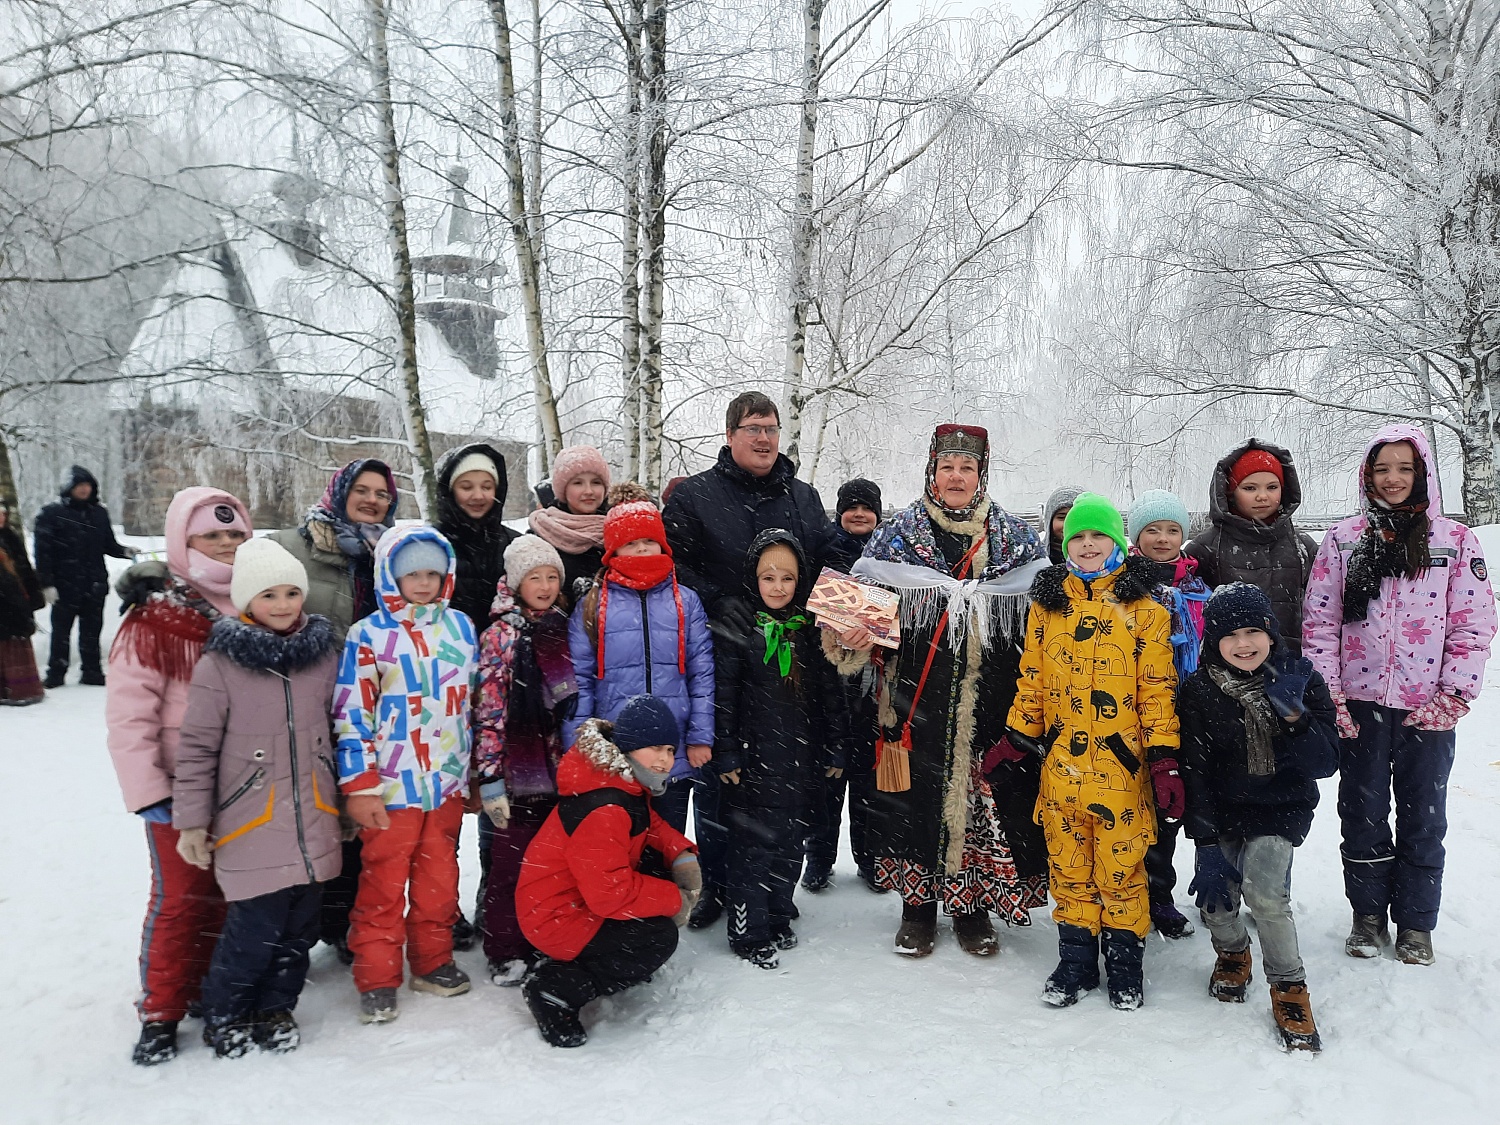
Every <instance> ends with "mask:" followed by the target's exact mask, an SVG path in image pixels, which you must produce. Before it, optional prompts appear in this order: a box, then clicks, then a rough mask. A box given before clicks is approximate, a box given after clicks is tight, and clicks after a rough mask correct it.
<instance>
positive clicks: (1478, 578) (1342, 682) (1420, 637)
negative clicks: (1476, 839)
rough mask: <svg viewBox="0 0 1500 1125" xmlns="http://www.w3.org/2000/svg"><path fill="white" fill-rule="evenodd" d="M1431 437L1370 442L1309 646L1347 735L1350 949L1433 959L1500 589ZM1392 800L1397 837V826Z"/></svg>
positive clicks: (1344, 817) (1311, 613) (1344, 799)
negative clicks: (1459, 765)
mask: <svg viewBox="0 0 1500 1125" xmlns="http://www.w3.org/2000/svg"><path fill="white" fill-rule="evenodd" d="M1432 464H1433V460H1432V451H1431V449H1429V447H1428V444H1427V437H1426V435H1425V434H1424V433H1423V432H1422V430H1420V429H1419V428H1417V427H1416V426H1411V425H1407V424H1403V423H1397V424H1392V425H1388V426H1385V427H1384V428H1383V429H1381V430H1380V432H1379V433H1377V434H1376V435H1375V437H1374V438H1373V439H1372V440H1371V442H1370V444H1369V446H1368V448H1367V449H1366V451H1365V457H1364V460H1363V462H1362V465H1361V470H1360V483H1361V486H1362V490H1363V494H1364V501H1363V504H1362V507H1363V509H1364V510H1363V512H1362V513H1361V514H1359V515H1355V516H1350V517H1349V518H1348V519H1346V520H1344V521H1342V522H1341V523H1339V524H1337V525H1335V526H1334V527H1333V528H1332V530H1330V531H1329V532H1328V533H1327V535H1325V536H1324V538H1323V543H1322V546H1321V547H1320V548H1319V549H1318V554H1317V557H1316V558H1315V559H1314V561H1313V568H1312V579H1311V581H1310V583H1309V585H1308V589H1307V596H1306V599H1305V601H1304V603H1303V616H1302V650H1303V654H1304V655H1306V656H1307V657H1308V658H1309V659H1310V660H1311V661H1312V664H1313V667H1314V668H1316V669H1317V670H1318V672H1319V673H1320V674H1321V675H1322V676H1323V679H1324V680H1326V681H1327V683H1328V688H1329V691H1330V693H1331V694H1332V696H1333V700H1334V705H1335V707H1336V709H1337V713H1338V725H1339V735H1340V763H1339V770H1340V780H1339V816H1340V820H1341V822H1342V827H1343V857H1344V886H1345V891H1346V893H1347V894H1348V896H1349V901H1350V904H1351V905H1352V906H1353V908H1354V925H1353V929H1352V930H1351V932H1350V935H1349V938H1348V940H1347V941H1346V942H1345V951H1346V952H1348V953H1349V954H1350V955H1351V956H1354V957H1374V956H1376V955H1378V954H1379V952H1380V950H1381V948H1382V947H1383V946H1384V945H1385V944H1387V943H1388V941H1389V936H1388V932H1387V928H1386V919H1387V914H1389V915H1390V917H1391V919H1392V920H1393V921H1394V922H1395V923H1396V928H1397V934H1396V952H1397V955H1398V956H1399V957H1400V958H1401V959H1402V960H1404V961H1408V962H1410V963H1414V964H1430V963H1431V961H1432V940H1431V931H1432V929H1433V927H1434V926H1435V925H1436V924H1437V914H1438V903H1439V898H1440V894H1441V889H1442V874H1443V858H1444V851H1443V836H1444V833H1445V832H1446V830H1447V819H1446V803H1447V783H1448V771H1449V769H1450V768H1451V767H1452V764H1453V753H1454V743H1455V736H1454V728H1455V727H1456V726H1457V725H1458V720H1459V719H1460V718H1462V717H1463V715H1464V714H1465V713H1466V712H1467V711H1468V709H1469V704H1470V703H1471V702H1472V701H1473V700H1474V698H1475V697H1476V696H1477V695H1478V694H1479V689H1480V686H1481V684H1482V683H1483V681H1484V666H1485V662H1486V661H1487V659H1488V658H1489V647H1490V641H1491V640H1492V639H1493V638H1494V636H1495V628H1496V613H1495V597H1494V593H1493V592H1492V591H1491V589H1490V582H1489V574H1488V572H1487V571H1486V569H1485V562H1484V556H1483V553H1482V551H1481V549H1480V545H1479V540H1478V538H1477V537H1476V536H1475V535H1474V533H1473V532H1472V531H1470V530H1469V529H1468V528H1467V527H1465V526H1463V525H1462V524H1460V523H1458V522H1456V521H1455V520H1451V519H1448V518H1447V517H1446V516H1444V515H1442V497H1441V496H1440V494H1439V491H1438V482H1437V479H1436V477H1435V476H1434V475H1433V473H1432V472H1431V469H1430V467H1431V465H1432ZM1392 792H1394V795H1395V801H1396V809H1397V825H1398V830H1397V833H1396V837H1395V838H1394V840H1393V838H1392V834H1391V829H1390V824H1389V819H1390V805H1391V796H1392Z"/></svg>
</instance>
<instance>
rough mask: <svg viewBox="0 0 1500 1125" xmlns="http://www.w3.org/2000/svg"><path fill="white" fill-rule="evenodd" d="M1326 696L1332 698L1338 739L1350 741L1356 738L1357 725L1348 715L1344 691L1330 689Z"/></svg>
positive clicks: (1337, 688) (1339, 688) (1341, 689)
mask: <svg viewBox="0 0 1500 1125" xmlns="http://www.w3.org/2000/svg"><path fill="white" fill-rule="evenodd" d="M1328 694H1329V695H1331V696H1333V719H1334V725H1335V726H1337V727H1338V731H1339V737H1340V738H1347V739H1351V740H1352V739H1356V738H1358V737H1359V724H1358V723H1356V722H1355V721H1354V716H1353V715H1351V714H1349V701H1348V700H1347V699H1345V698H1344V689H1343V688H1341V687H1335V688H1330V689H1329V692H1328Z"/></svg>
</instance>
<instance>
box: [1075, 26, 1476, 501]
mask: <svg viewBox="0 0 1500 1125" xmlns="http://www.w3.org/2000/svg"><path fill="white" fill-rule="evenodd" d="M1107 10H1108V14H1109V16H1110V17H1111V18H1112V19H1113V21H1115V26H1116V27H1118V28H1120V29H1121V30H1123V31H1125V32H1127V33H1129V35H1127V36H1125V37H1117V38H1116V40H1115V45H1114V46H1113V47H1112V48H1111V49H1110V50H1109V51H1107V52H1104V51H1101V52H1100V53H1099V54H1098V55H1097V56H1095V58H1096V61H1098V62H1100V63H1102V64H1104V65H1105V66H1108V67H1109V68H1110V72H1111V73H1112V74H1113V76H1114V82H1115V85H1114V89H1115V91H1116V93H1117V97H1115V98H1113V99H1112V100H1111V101H1110V102H1109V103H1107V104H1106V105H1105V106H1104V107H1103V108H1102V110H1100V111H1099V112H1098V113H1097V114H1095V115H1094V116H1093V118H1092V120H1091V122H1090V124H1091V125H1092V126H1095V127H1098V128H1100V129H1101V132H1099V133H1097V134H1095V135H1096V136H1098V137H1099V138H1101V139H1100V141H1099V148H1098V156H1099V158H1100V159H1101V160H1102V161H1104V162H1105V163H1107V164H1109V165H1112V166H1115V167H1118V168H1122V169H1127V170H1130V171H1132V172H1143V173H1149V174H1151V175H1153V176H1158V177H1161V178H1162V180H1163V185H1162V188H1161V190H1162V192H1163V194H1164V196H1166V197H1167V198H1170V199H1171V200H1173V201H1174V202H1175V204H1176V207H1175V214H1174V215H1173V216H1172V217H1171V221H1170V222H1169V224H1168V225H1164V226H1162V227H1161V228H1160V229H1159V232H1158V233H1159V236H1160V237H1159V239H1158V240H1157V243H1156V245H1155V247H1154V248H1153V251H1152V252H1153V253H1154V254H1156V255H1157V257H1158V259H1159V260H1160V261H1161V262H1162V263H1163V264H1165V265H1166V266H1168V267H1169V271H1168V272H1169V275H1170V277H1171V278H1172V279H1173V280H1174V281H1175V283H1176V284H1175V297H1174V299H1175V300H1176V301H1177V302H1178V303H1179V307H1180V308H1182V309H1184V310H1190V311H1195V312H1196V313H1197V314H1199V315H1200V316H1201V317H1205V318H1206V317H1212V316H1214V315H1217V314H1218V313H1219V312H1221V311H1223V310H1233V311H1234V312H1236V313H1237V314H1238V316H1239V318H1240V320H1241V322H1242V323H1243V325H1244V326H1245V327H1246V328H1247V332H1246V334H1245V336H1244V341H1245V343H1246V345H1247V346H1246V348H1245V349H1243V350H1242V351H1240V352H1239V353H1238V354H1237V355H1235V356H1233V357H1231V362H1229V363H1227V364H1225V365H1223V366H1218V367H1205V368H1198V369H1191V368H1171V369H1168V370H1164V371H1161V372H1160V373H1159V376H1158V377H1155V378H1153V379H1151V380H1150V381H1148V382H1146V383H1145V384H1143V385H1142V386H1141V387H1140V388H1139V390H1140V393H1144V394H1149V395H1153V396H1162V395H1171V396H1185V397H1188V398H1200V399H1204V400H1206V401H1214V402H1223V401H1228V400H1232V399H1235V398H1240V397H1246V396H1249V397H1252V398H1257V399H1260V400H1265V399H1267V398H1281V399H1295V400H1297V401H1299V402H1301V403H1304V404H1307V405H1308V406H1310V407H1312V408H1315V409H1316V410H1320V411H1323V412H1326V413H1333V414H1338V415H1342V416H1344V417H1346V418H1347V417H1348V416H1350V415H1353V416H1356V417H1365V418H1368V419H1370V420H1371V422H1372V424H1373V423H1374V422H1378V421H1379V420H1380V419H1381V418H1382V417H1400V418H1414V419H1416V420H1417V421H1419V422H1421V423H1423V424H1426V425H1429V426H1432V427H1434V428H1435V429H1436V430H1437V431H1438V432H1440V433H1447V434H1448V435H1450V436H1451V437H1452V439H1453V440H1454V442H1455V444H1456V445H1457V447H1458V449H1459V452H1460V456H1461V459H1462V463H1463V469H1464V484H1463V503H1464V510H1465V512H1466V513H1467V515H1468V517H1469V519H1471V520H1473V521H1477V522H1485V523H1488V522H1494V521H1495V520H1497V519H1500V499H1497V482H1496V467H1497V459H1496V449H1497V442H1500V430H1497V422H1500V419H1497V415H1496V410H1495V395H1496V392H1497V391H1500V349H1497V344H1500V319H1497V315H1496V309H1497V307H1500V83H1497V73H1500V72H1497V61H1500V57H1497V51H1500V42H1497V36H1496V29H1497V21H1500V8H1497V7H1496V6H1495V5H1493V4H1490V3H1485V2H1482V0H1372V2H1371V3H1369V4H1360V3H1355V2H1353V0H1277V2H1275V3H1270V4H1266V5H1262V6H1259V7H1255V8H1246V7H1245V6H1243V5H1240V4H1234V3H1209V4H1207V5H1204V4H1199V3H1194V4H1187V3H1181V2H1178V0H1162V2H1156V3H1136V2H1127V3H1114V4H1111V5H1109V6H1108V8H1107ZM1188 330H1193V329H1192V328H1189V329H1188Z"/></svg>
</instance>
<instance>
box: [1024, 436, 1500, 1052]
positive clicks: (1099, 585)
mask: <svg viewBox="0 0 1500 1125" xmlns="http://www.w3.org/2000/svg"><path fill="white" fill-rule="evenodd" d="M1432 467H1433V461H1432V454H1431V451H1430V449H1429V448H1428V445H1427V442H1426V439H1425V435H1424V434H1423V433H1422V432H1421V430H1419V429H1417V428H1415V427H1412V426H1408V425H1392V426H1387V427H1385V428H1384V429H1382V430H1381V431H1380V432H1379V433H1378V434H1377V435H1376V436H1375V437H1374V438H1373V439H1372V441H1371V442H1370V444H1369V446H1368V448H1367V449H1366V452H1365V456H1364V458H1363V460H1362V462H1361V469H1360V483H1361V488H1362V492H1363V497H1364V503H1363V504H1362V509H1363V510H1362V512H1361V513H1360V514H1358V515H1355V516H1351V517H1349V518H1348V519H1346V520H1344V521H1342V522H1341V523H1339V524H1337V525H1336V526H1335V527H1334V528H1332V529H1331V530H1330V531H1329V532H1328V533H1327V535H1326V536H1325V537H1324V539H1323V542H1322V545H1321V546H1318V545H1316V544H1314V543H1313V541H1312V540H1311V539H1310V538H1309V537H1308V536H1307V535H1306V534H1305V533H1301V532H1298V531H1297V530H1296V529H1295V528H1294V527H1293V525H1292V522H1291V515H1292V512H1293V511H1294V510H1295V508H1296V505H1297V503H1298V501H1299V500H1300V489H1299V487H1298V483H1297V477H1296V471H1295V468H1294V467H1293V465H1292V462H1291V458H1290V456H1289V455H1288V454H1287V452H1286V451H1285V450H1282V449H1279V448H1277V447H1275V446H1272V445H1269V444H1266V443H1263V442H1258V441H1252V442H1250V443H1248V444H1247V445H1246V446H1244V447H1242V448H1240V449H1238V450H1236V451H1235V452H1233V453H1231V454H1230V455H1229V456H1228V457H1226V458H1225V459H1224V460H1223V461H1222V462H1220V464H1219V467H1218V469H1217V471H1216V474H1215V483H1214V487H1213V492H1212V496H1211V508H1210V519H1211V527H1210V529H1209V530H1208V532H1207V533H1206V534H1204V535H1202V536H1200V537H1198V538H1196V539H1194V540H1193V541H1192V542H1190V543H1186V544H1185V543H1184V542H1183V540H1184V538H1185V535H1186V532H1187V531H1188V530H1189V528H1188V514H1187V512H1186V510H1185V508H1184V507H1183V505H1182V504H1181V502H1180V501H1178V500H1177V498H1176V497H1174V496H1172V495H1171V494H1169V493H1164V492H1147V493H1145V494H1143V495H1142V496H1140V497H1139V498H1138V499H1137V501H1136V502H1135V504H1134V505H1133V506H1132V507H1131V509H1130V511H1129V516H1128V536H1127V525H1126V521H1125V520H1124V519H1122V518H1121V515H1120V513H1119V512H1118V511H1117V510H1116V509H1114V508H1113V507H1112V506H1111V505H1110V504H1109V502H1108V501H1107V500H1105V499H1104V498H1103V497H1101V496H1097V495H1094V494H1089V493H1080V492H1078V490H1071V489H1070V490H1061V491H1060V492H1059V493H1056V494H1054V495H1053V497H1052V498H1051V499H1049V501H1048V505H1047V507H1046V508H1045V509H1044V511H1043V522H1044V526H1045V527H1046V528H1047V529H1048V531H1049V532H1050V535H1051V543H1050V546H1051V555H1052V559H1053V561H1054V564H1055V565H1053V566H1052V567H1051V568H1049V569H1048V570H1045V571H1043V572H1042V573H1041V575H1039V576H1038V578H1037V580H1036V583H1035V585H1034V586H1033V589H1032V599H1033V602H1032V611H1031V617H1030V620H1029V622H1028V627H1027V633H1026V639H1025V654H1024V656H1023V660H1022V675H1021V683H1020V688H1019V691H1018V693H1017V697H1016V702H1015V704H1014V706H1013V708H1012V710H1011V715H1010V719H1009V730H1008V732H1007V743H1008V745H1006V746H1003V747H1001V748H999V753H997V754H996V755H995V757H996V758H997V759H998V760H999V761H1001V762H1002V763H1003V762H1005V761H1020V760H1024V757H1025V755H1026V754H1027V753H1034V754H1037V755H1040V756H1041V757H1042V758H1043V762H1044V766H1043V772H1042V782H1041V789H1040V794H1039V798H1038V802H1037V818H1038V821H1039V823H1041V824H1042V826H1043V828H1044V830H1045V833H1046V837H1047V844H1048V851H1049V856H1050V881H1051V891H1052V896H1053V898H1054V900H1055V902H1056V904H1057V905H1056V909H1055V910H1054V917H1055V918H1056V920H1057V922H1058V945H1059V958H1060V959H1059V964H1058V967H1057V969H1056V970H1055V971H1054V972H1053V973H1052V975H1051V976H1050V977H1049V978H1048V980H1047V983H1046V986H1045V988H1044V991H1043V999H1044V1000H1045V1001H1046V1002H1047V1003H1049V1004H1053V1005H1057V1006H1067V1005H1070V1004H1073V1003H1075V1002H1076V1001H1077V999H1078V998H1079V995H1080V993H1082V992H1085V991H1087V990H1089V989H1092V988H1096V987H1097V986H1098V985H1099V983H1100V972H1099V958H1100V952H1101V945H1102V951H1103V957H1104V965H1105V970H1106V974H1107V977H1108V985H1109V993H1110V1000H1111V1003H1112V1004H1113V1005H1114V1006H1115V1007H1118V1008H1127V1009H1128V1008H1133V1007H1136V1006H1138V1005H1139V1004H1140V1003H1141V1002H1142V999H1143V992H1142V987H1143V976H1142V970H1141V939H1142V938H1143V937H1144V936H1145V934H1146V933H1147V931H1148V929H1149V928H1151V927H1152V926H1153V925H1154V926H1155V928H1156V929H1157V930H1158V931H1159V932H1161V933H1162V934H1164V935H1165V936H1168V937H1181V936H1185V935H1186V934H1187V933H1190V932H1191V929H1190V927H1188V925H1187V923H1186V919H1184V918H1182V916H1181V915H1180V914H1179V913H1178V912H1177V910H1176V908H1175V907H1174V906H1173V905H1172V903H1171V889H1172V882H1173V876H1172V863H1171V842H1172V839H1173V837H1174V836H1175V834H1176V831H1177V829H1178V827H1179V826H1183V827H1185V828H1186V831H1187V834H1188V836H1189V837H1190V838H1191V839H1192V840H1193V842H1194V843H1195V845H1196V856H1195V860H1194V877H1193V881H1192V882H1191V884H1190V885H1189V888H1188V890H1189V893H1190V894H1192V895H1193V896H1194V897H1195V900H1196V902H1197V905H1198V907H1199V909H1200V912H1201V917H1202V919H1203V921H1204V923H1205V925H1207V927H1208V930H1209V933H1210V937H1211V939H1212V943H1213V947H1214V950H1215V954H1216V960H1215V964H1214V968H1213V971H1212V974H1211V976H1210V979H1209V991H1210V993H1211V994H1212V995H1213V996H1215V997H1217V998H1218V999H1220V1000H1223V1001H1243V1000H1244V999H1245V995H1246V989H1247V986H1248V984H1249V982H1250V980H1251V976H1252V957H1251V953H1250V937H1249V931H1248V930H1247V928H1246V926H1245V922H1244V920H1243V918H1242V916H1241V912H1240V911H1241V906H1242V905H1244V906H1247V907H1248V908H1249V910H1250V913H1251V914H1252V915H1253V917H1254V919H1255V926H1256V931H1257V933H1259V935H1260V941H1261V956H1262V960H1263V968H1262V971H1263V974H1264V976H1265V978H1266V981H1267V983H1268V985H1269V986H1270V993H1271V1003H1272V1014H1273V1016H1274V1018H1275V1020H1276V1024H1277V1027H1278V1029H1279V1031H1280V1034H1281V1038H1282V1041H1283V1043H1284V1044H1285V1045H1286V1046H1287V1047H1288V1048H1289V1049H1310V1050H1318V1049H1319V1048H1320V1041H1319V1036H1318V1032H1317V1028H1316V1024H1315V1022H1314V1019H1313V1015H1312V1008H1311V1003H1310V1001H1309V998H1308V990H1307V983H1306V974H1305V972H1304V969H1303V964H1302V960H1301V957H1300V955H1299V953H1298V946H1297V932H1296V926H1295V923H1294V921H1293V918H1292V909H1291V868H1292V854H1293V849H1295V848H1296V847H1297V846H1298V845H1300V844H1301V843H1302V842H1303V840H1304V839H1305V838H1306V836H1307V833H1308V831H1309V829H1310V827H1311V824H1312V817H1313V810H1314V808H1315V807H1316V806H1317V803H1318V787H1317V781H1318V780H1319V779H1321V778H1326V777H1331V776H1333V775H1334V773H1336V772H1337V773H1339V774H1340V783H1339V815H1340V823H1341V828H1342V837H1343V846H1342V855H1343V863H1344V872H1345V886H1346V892H1347V894H1348V897H1349V900H1350V903H1351V904H1352V906H1353V912H1354V921H1353V925H1352V928H1351V932H1350V935H1349V938H1348V940H1347V941H1346V943H1345V950H1346V952H1347V953H1348V954H1349V955H1350V956H1354V957H1374V956H1377V955H1379V953H1380V952H1381V950H1382V949H1383V948H1384V947H1385V946H1387V945H1389V944H1390V941H1391V939H1390V936H1389V929H1388V926H1389V923H1390V922H1391V921H1394V923H1395V925H1396V931H1397V932H1396V938H1395V953H1396V956H1397V957H1398V958H1399V959H1400V960H1402V961H1405V962H1406V963H1408V964H1417V965H1427V964H1431V963H1432V961H1433V951H1432V929H1433V927H1434V926H1435V924H1436V921H1437V913H1438V899H1439V893H1440V889H1441V881H1442V869H1443V847H1442V837H1443V833H1444V831H1445V829H1446V821H1445V818H1444V809H1445V805H1446V785H1447V777H1448V771H1449V769H1450V767H1451V765H1452V761H1453V752H1454V733H1453V732H1454V727H1455V726H1456V724H1457V722H1458V719H1459V718H1460V717H1461V716H1462V715H1463V714H1464V713H1465V712H1466V711H1467V710H1468V706H1469V703H1470V702H1471V701H1472V700H1473V699H1474V697H1475V696H1476V695H1477V694H1478V692H1479V689H1480V686H1481V683H1482V679H1483V671H1484V664H1485V660H1486V658H1487V656H1488V651H1489V644H1490V641H1491V640H1492V639H1493V637H1494V635H1495V631H1496V611H1495V602H1494V596H1493V593H1492V591H1491V589H1490V586H1489V581H1488V575H1487V572H1486V569H1485V564H1484V559H1483V557H1482V552H1481V549H1480V546H1479V542H1478V540H1477V538H1476V537H1475V536H1474V534H1473V533H1472V532H1471V531H1469V529H1467V528H1466V527H1464V526H1463V525H1462V524H1459V523H1457V522H1456V521H1454V520H1451V519H1448V518H1446V517H1444V516H1443V515H1441V511H1442V508H1441V501H1440V497H1439V495H1438V489H1437V478H1436V474H1435V473H1434V472H1433V471H1432ZM1393 792H1394V797H1395V803H1396V834H1395V836H1394V837H1393V836H1392V833H1391V829H1390V824H1389V818H1390V808H1391V798H1392V793H1393ZM1153 853H1154V854H1153Z"/></svg>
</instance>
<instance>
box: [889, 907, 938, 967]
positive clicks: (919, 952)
mask: <svg viewBox="0 0 1500 1125" xmlns="http://www.w3.org/2000/svg"><path fill="white" fill-rule="evenodd" d="M936 940H937V903H935V902H924V903H923V904H922V905H921V906H910V905H906V904H902V907H901V928H900V929H898V930H897V931H896V952H897V953H899V954H901V955H902V956H903V957H926V956H927V955H928V954H929V953H931V952H932V946H933V943H934V942H935V941H936Z"/></svg>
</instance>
